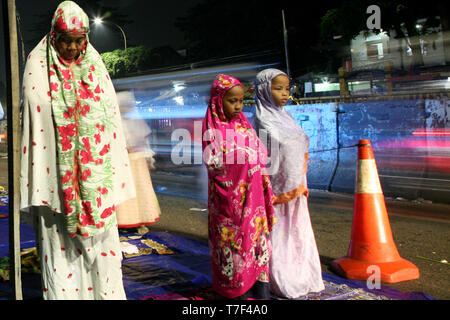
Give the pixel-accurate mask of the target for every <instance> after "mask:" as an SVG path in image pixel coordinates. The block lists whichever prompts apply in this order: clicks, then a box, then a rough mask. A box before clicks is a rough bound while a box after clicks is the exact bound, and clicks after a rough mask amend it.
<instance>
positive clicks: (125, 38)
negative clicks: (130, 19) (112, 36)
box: [94, 18, 127, 50]
mask: <svg viewBox="0 0 450 320" xmlns="http://www.w3.org/2000/svg"><path fill="white" fill-rule="evenodd" d="M106 22H109V23H111V24H113V25H115V26H116V27H117V28H119V30H120V31H121V32H122V36H123V42H124V44H125V50H127V37H126V36H125V32H124V31H123V29H122V28H121V27H120V26H119V25H117V24H115V23H114V22H111V21H106ZM94 23H95V24H97V25H100V24H102V23H103V20H102V18H95V19H94Z"/></svg>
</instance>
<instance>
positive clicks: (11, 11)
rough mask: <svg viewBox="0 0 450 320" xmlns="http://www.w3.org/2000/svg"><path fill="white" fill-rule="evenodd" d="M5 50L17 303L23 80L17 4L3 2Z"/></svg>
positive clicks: (11, 248)
mask: <svg viewBox="0 0 450 320" xmlns="http://www.w3.org/2000/svg"><path fill="white" fill-rule="evenodd" d="M2 3H3V21H4V32H5V34H4V36H5V49H6V54H5V58H6V64H5V71H6V88H7V104H6V106H7V107H6V109H7V124H8V194H9V201H8V204H9V257H10V259H9V260H10V268H9V269H10V272H9V274H10V276H9V278H10V283H11V285H12V287H13V297H14V299H15V300H22V299H23V298H22V281H21V265H20V229H19V226H20V212H19V203H20V191H19V175H20V150H19V149H20V106H19V104H20V84H19V82H20V80H19V54H18V52H19V47H18V45H17V24H16V2H15V0H8V1H3V2H2Z"/></svg>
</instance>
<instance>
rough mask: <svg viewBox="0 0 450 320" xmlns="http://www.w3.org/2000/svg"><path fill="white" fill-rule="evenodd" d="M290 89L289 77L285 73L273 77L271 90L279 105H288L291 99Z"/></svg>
mask: <svg viewBox="0 0 450 320" xmlns="http://www.w3.org/2000/svg"><path fill="white" fill-rule="evenodd" d="M289 89H290V87H289V78H288V77H286V76H285V75H284V74H280V75H278V76H276V77H275V78H273V79H272V86H271V88H270V91H271V92H272V97H273V100H274V101H275V104H276V105H277V106H279V107H283V106H285V105H286V103H287V102H288V100H289V93H290V92H289Z"/></svg>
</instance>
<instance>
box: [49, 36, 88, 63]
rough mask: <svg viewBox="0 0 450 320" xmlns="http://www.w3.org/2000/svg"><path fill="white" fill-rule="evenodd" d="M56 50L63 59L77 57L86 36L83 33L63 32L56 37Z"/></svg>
mask: <svg viewBox="0 0 450 320" xmlns="http://www.w3.org/2000/svg"><path fill="white" fill-rule="evenodd" d="M55 44H56V50H58V53H59V55H60V56H61V57H62V58H63V59H64V60H69V61H70V60H73V59H76V58H78V56H79V55H80V53H81V51H82V50H83V48H84V45H85V44H86V36H85V35H83V34H72V33H63V34H61V35H59V36H58V38H57V39H56V43H55Z"/></svg>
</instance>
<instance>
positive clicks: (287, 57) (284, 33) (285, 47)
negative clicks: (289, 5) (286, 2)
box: [281, 9, 291, 78]
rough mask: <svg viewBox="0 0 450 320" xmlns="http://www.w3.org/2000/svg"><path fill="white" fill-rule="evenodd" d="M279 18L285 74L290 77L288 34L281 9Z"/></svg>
mask: <svg viewBox="0 0 450 320" xmlns="http://www.w3.org/2000/svg"><path fill="white" fill-rule="evenodd" d="M281 16H282V18H283V39H284V54H285V57H286V73H287V75H288V77H289V78H290V77H291V71H290V67H289V55H288V34H287V30H286V21H285V19H284V9H281Z"/></svg>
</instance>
